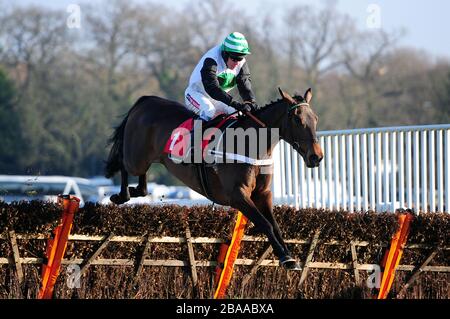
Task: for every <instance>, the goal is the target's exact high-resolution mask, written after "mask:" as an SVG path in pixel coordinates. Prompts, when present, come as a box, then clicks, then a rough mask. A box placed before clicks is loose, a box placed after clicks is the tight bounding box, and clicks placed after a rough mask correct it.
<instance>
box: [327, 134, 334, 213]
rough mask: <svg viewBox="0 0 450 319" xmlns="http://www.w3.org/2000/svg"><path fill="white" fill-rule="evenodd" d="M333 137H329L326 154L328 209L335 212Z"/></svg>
mask: <svg viewBox="0 0 450 319" xmlns="http://www.w3.org/2000/svg"><path fill="white" fill-rule="evenodd" d="M331 155H332V153H331V136H327V151H326V153H325V158H326V159H327V183H328V188H327V189H328V205H327V206H328V209H330V210H333V189H332V188H333V187H332V184H331V183H332V180H333V177H332V175H331V168H332V166H333V161H332V160H331V158H332V157H331Z"/></svg>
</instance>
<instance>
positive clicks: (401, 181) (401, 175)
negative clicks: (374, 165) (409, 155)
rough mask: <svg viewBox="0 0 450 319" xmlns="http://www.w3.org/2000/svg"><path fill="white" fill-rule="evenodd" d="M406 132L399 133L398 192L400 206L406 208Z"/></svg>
mask: <svg viewBox="0 0 450 319" xmlns="http://www.w3.org/2000/svg"><path fill="white" fill-rule="evenodd" d="M403 136H404V132H400V133H399V134H398V148H397V149H398V192H399V198H398V201H399V202H400V207H401V208H404V207H405V206H406V205H405V153H404V150H405V145H404V138H403Z"/></svg>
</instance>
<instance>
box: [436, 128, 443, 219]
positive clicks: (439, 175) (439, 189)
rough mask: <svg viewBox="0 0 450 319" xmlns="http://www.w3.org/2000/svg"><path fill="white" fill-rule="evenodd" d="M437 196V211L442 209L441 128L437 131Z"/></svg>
mask: <svg viewBox="0 0 450 319" xmlns="http://www.w3.org/2000/svg"><path fill="white" fill-rule="evenodd" d="M436 133H437V196H438V208H437V210H438V212H440V213H442V212H443V211H444V187H443V175H444V174H443V170H442V164H443V158H442V130H438V131H437V132H436Z"/></svg>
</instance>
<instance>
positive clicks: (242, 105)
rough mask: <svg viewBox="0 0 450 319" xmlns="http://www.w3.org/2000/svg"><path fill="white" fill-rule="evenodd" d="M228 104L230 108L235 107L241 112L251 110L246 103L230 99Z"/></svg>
mask: <svg viewBox="0 0 450 319" xmlns="http://www.w3.org/2000/svg"><path fill="white" fill-rule="evenodd" d="M230 106H231V107H232V108H235V109H236V110H237V111H241V112H251V111H252V107H251V106H250V105H249V104H247V103H241V102H238V101H232V102H231V104H230Z"/></svg>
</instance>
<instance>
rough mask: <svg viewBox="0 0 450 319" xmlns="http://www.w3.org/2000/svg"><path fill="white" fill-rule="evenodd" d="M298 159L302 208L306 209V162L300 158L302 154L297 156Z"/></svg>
mask: <svg viewBox="0 0 450 319" xmlns="http://www.w3.org/2000/svg"><path fill="white" fill-rule="evenodd" d="M297 159H298V165H299V171H300V176H299V179H300V180H299V191H300V203H299V204H300V207H301V208H306V201H305V192H306V188H305V162H304V161H303V158H302V157H301V156H300V154H298V155H297Z"/></svg>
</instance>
